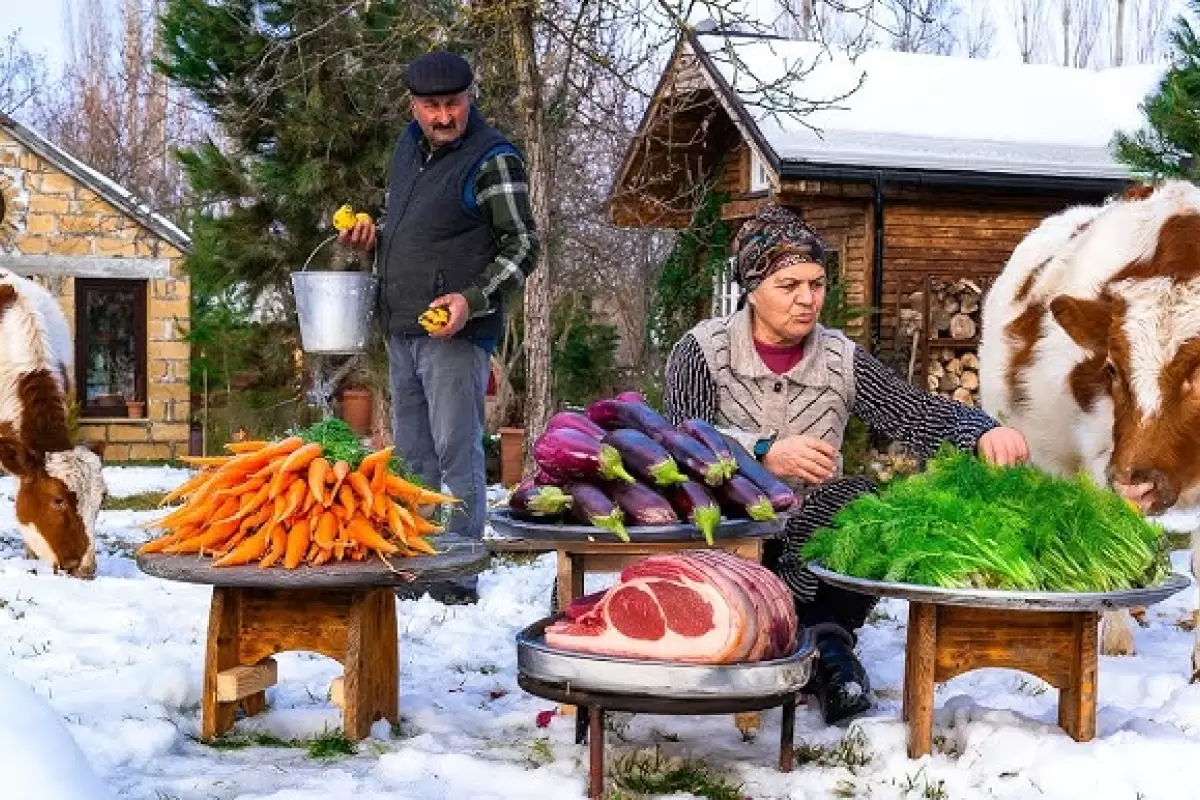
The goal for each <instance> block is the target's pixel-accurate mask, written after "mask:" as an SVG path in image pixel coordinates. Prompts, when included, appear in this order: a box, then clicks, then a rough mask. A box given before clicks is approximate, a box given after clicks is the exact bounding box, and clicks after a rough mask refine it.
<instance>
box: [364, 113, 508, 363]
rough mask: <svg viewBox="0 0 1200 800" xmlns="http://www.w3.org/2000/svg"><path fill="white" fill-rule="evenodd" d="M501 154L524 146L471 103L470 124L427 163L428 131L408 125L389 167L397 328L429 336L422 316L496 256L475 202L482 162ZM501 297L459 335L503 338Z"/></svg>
mask: <svg viewBox="0 0 1200 800" xmlns="http://www.w3.org/2000/svg"><path fill="white" fill-rule="evenodd" d="M498 152H513V153H515V152H517V150H516V148H515V147H513V145H512V144H511V143H510V142H509V141H508V139H506V138H505V137H504V134H502V133H500V132H499V131H497V130H496V129H495V128H493V127H491V126H490V125H488V124H487V121H486V120H484V118H483V115H482V114H480V113H479V111H478V110H476V108H475V107H474V106H472V107H471V112H470V116H469V118H468V121H467V130H466V133H465V134H463V136H462V138H460V139H459V140H458V141H457V142H455V143H454V144H452V145H447V146H445V147H439V148H438V149H436V150H434V151H433V154H432V155H431V156H430V157H429V159H428V161H426V158H425V154H424V153H423V152H422V150H421V130H420V128H419V127H418V126H417V124H416V123H413V124H412V125H410V126H409V127H408V130H406V131H405V132H404V133H403V134H402V135H401V137H400V141H399V142H398V143H397V145H396V152H395V154H394V155H393V156H392V165H391V168H390V169H389V170H388V182H387V199H386V204H387V205H386V207H385V208H386V212H385V219H384V224H383V227H382V229H381V231H380V238H379V245H378V246H379V248H380V251H379V256H380V258H379V263H380V264H381V268H380V276H379V277H380V298H379V300H380V305H381V309H380V310H381V315H380V318H381V320H382V321H383V322H384V324H385V325H387V329H388V332H389V333H406V334H416V335H421V336H423V335H425V330H424V329H423V328H422V327H421V326H420V325H418V324H417V317H419V316H420V315H421V312H422V311H424V310H425V309H426V308H428V307H429V303H430V302H431V301H432V300H433V299H434V298H436V297H440V296H442V295H444V294H452V293H455V292H461V291H463V290H464V289H466V288H468V287H469V286H470V285H471V284H472V283H473V282H474V281H475V279H476V278H478V277H479V274H480V273H481V272H483V270H484V269H485V268H487V266H488V265H489V264H491V263H492V260H493V259H494V258H495V257H496V241H495V237H494V236H493V235H492V231H491V229H490V228H489V227H488V224H487V222H486V221H485V220H484V218H483V216H482V214H481V213H480V211H479V209H478V208H477V207H476V206H475V201H474V182H475V176H476V174H477V173H478V170H479V165H480V163H481V162H483V161H484V159H485V158H488V157H490V156H492V155H495V154H496V153H498ZM503 330H504V321H503V308H502V301H501V298H497V299H496V303H495V310H494V311H492V312H491V313H489V314H486V315H485V316H482V317H479V318H477V319H473V320H471V321H470V322H468V323H467V325H466V327H465V328H463V329H462V331H461V332H460V333H459V334H458V336H461V337H463V338H466V339H492V340H499V338H500V336H501V334H502V333H503Z"/></svg>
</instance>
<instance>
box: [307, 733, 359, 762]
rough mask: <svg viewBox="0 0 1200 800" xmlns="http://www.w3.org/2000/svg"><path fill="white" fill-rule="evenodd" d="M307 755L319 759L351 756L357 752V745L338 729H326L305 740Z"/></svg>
mask: <svg viewBox="0 0 1200 800" xmlns="http://www.w3.org/2000/svg"><path fill="white" fill-rule="evenodd" d="M307 746H308V757H309V758H315V759H319V760H327V759H331V758H341V757H342V756H352V755H355V754H356V753H357V752H358V746H357V745H356V744H355V743H354V742H352V741H350V740H349V739H347V738H346V736H345V734H343V733H342V732H341V731H340V730H332V731H327V732H326V733H323V734H321V735H320V736H318V737H316V738H314V739H310V740H308V742H307Z"/></svg>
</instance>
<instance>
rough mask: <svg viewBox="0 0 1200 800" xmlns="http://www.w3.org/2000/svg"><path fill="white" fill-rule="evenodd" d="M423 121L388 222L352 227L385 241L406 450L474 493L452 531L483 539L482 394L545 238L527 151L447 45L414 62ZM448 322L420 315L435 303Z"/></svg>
mask: <svg viewBox="0 0 1200 800" xmlns="http://www.w3.org/2000/svg"><path fill="white" fill-rule="evenodd" d="M404 80H405V84H406V85H407V87H408V90H409V92H410V93H411V96H412V99H411V109H412V115H413V118H414V121H413V123H412V124H411V125H409V127H408V129H407V130H406V131H405V132H404V133H403V134H402V135H401V136H400V140H399V142H398V143H397V145H396V150H395V153H394V155H393V157H392V164H391V167H390V169H389V171H388V176H387V193H386V197H385V208H384V216H383V219H382V220H381V222H380V225H379V228H378V231H377V230H376V227H375V225H373V224H372V223H369V222H359V223H358V224H357V225H355V227H354V228H353V229H352V230H349V231H345V232H343V234H342V235H341V240H342V241H343V242H345V243H347V244H349V245H351V246H353V247H356V248H358V249H360V250H364V251H369V250H370V249H371V248H372V247H378V252H377V263H378V265H379V267H378V269H379V279H380V297H379V310H380V312H381V313H380V316H381V320H382V322H383V324H384V325H386V326H387V333H388V356H389V367H390V373H391V389H392V414H393V416H392V422H393V437H394V439H395V443H396V452H397V454H398V455H400V456H401V457H402V458H403V459H404V460H405V462H406V463H407V464H408V466H409V468H410V469H412V470H413V472H415V473H416V474H417V475H418V476H419V477H420V478H421V480H422V481H424V482H425V484H426V485H428V486H430V487H433V488H438V487H440V486H442V485H443V484H445V486H447V487H448V488H449V490H450V492H451V494H453V495H454V496H455V497H457V498H459V499H460V500H462V504H461V505H459V506H456V507H455V510H454V513H453V514H452V516H451V518H450V521H449V523H448V530H449V531H450V532H452V533H456V534H459V535H461V536H465V537H469V538H472V539H481V538H482V537H483V529H484V522H485V515H486V510H487V486H486V480H485V471H484V454H483V423H484V395H485V393H486V390H487V381H488V373H489V360H490V355H491V353H492V352H493V351H494V349H495V347H496V343H497V341H498V340H499V338H500V336H501V335H502V333H503V329H504V327H503V295H504V294H506V293H508V292H510V291H514V290H516V289H519V288H520V287H521V286H522V285H523V283H524V281H525V277H526V276H527V275H528V274H529V273H530V272H531V271H532V270H533V268H534V264H535V262H536V259H537V254H538V240H537V235H536V232H535V229H534V221H533V213H532V210H531V208H530V203H529V185H528V180H527V178H526V172H525V164H524V161H523V159H522V158H521V155H520V153H519V152H518V151H517V149H516V148H515V147H514V146H513V145H512V143H511V142H509V141H508V139H506V138H505V137H504V135H503V134H501V133H500V132H499V131H497V130H495V129H494V128H492V127H491V126H489V125H488V124H487V122H486V121H485V120H484V118H483V115H482V114H480V113H479V111H478V109H476V108H475V107H474V105H473V104H472V103H471V97H470V89H471V85H472V83H473V82H474V76H473V74H472V72H471V67H470V65H469V64H467V62H466V61H465V60H464V59H463V58H462V57H460V56H458V55H455V54H453V53H449V52H445V51H437V52H433V53H430V54H427V55H424V56H421V57H420V58H417V59H416V60H414V61H413V62H412V63H410V64H409V65H408V68H407V69H406V70H405V74H404ZM431 306H432V307H441V308H444V309H446V311H447V312H449V322H448V323H447V324H446V325H445V327H443V328H441V329H440V330H435V331H433V332H426V330H425V329H424V328H422V327H421V325H420V324H419V323H418V321H417V320H418V317H420V316H421V314H422V312H424V311H425V310H426V309H427V308H429V307H431Z"/></svg>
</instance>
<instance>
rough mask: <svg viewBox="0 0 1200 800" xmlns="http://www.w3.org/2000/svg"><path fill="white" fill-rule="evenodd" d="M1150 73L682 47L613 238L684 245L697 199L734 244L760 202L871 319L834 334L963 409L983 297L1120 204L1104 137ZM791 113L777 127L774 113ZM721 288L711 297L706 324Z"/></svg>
mask: <svg viewBox="0 0 1200 800" xmlns="http://www.w3.org/2000/svg"><path fill="white" fill-rule="evenodd" d="M1162 69H1163V68H1162V67H1160V66H1137V67H1125V68H1120V69H1110V70H1104V71H1098V72H1097V71H1089V70H1080V69H1069V68H1063V67H1056V66H1050V65H1025V64H1011V63H1005V62H998V61H988V60H972V59H965V58H954V57H948V56H933V55H919V54H909V53H896V52H891V51H870V52H867V53H865V54H863V55H861V56H860V57H858V58H857V59H855V60H853V61H852V60H850V59H848V58H846V57H844V56H839V55H831V54H829V53H827V52H824V51H823V50H822V49H821V48H820V47H819V46H818V45H817V44H815V43H813V42H801V41H793V40H784V39H771V38H764V37H749V36H743V37H734V38H731V37H727V36H718V35H713V34H709V35H703V34H698V35H693V36H690V37H689V38H686V39H684V40H681V41H680V43H679V44H678V46H677V48H676V50H675V53H674V55H673V57H672V58H671V60H670V62H669V64H668V66H667V68H666V70H665V71H664V73H663V75H662V78H661V80H660V82H659V84H658V86H657V88H656V90H655V93H654V96H653V98H652V100H651V102H650V104H649V107H648V110H647V112H646V114H645V116H644V118H643V120H642V123H641V126H640V128H639V130H638V133H637V135H636V137H635V138H634V140H633V142H632V144H631V145H630V147H629V150H628V152H627V153H626V156H625V159H624V162H623V164H622V166H621V170H620V173H619V174H618V177H617V180H616V182H615V186H614V191H613V195H612V198H611V206H610V215H611V218H612V220H613V221H614V222H615V223H616V224H617V225H620V226H629V227H654V228H677V229H679V228H685V227H687V226H688V225H689V224H690V222H691V221H692V217H693V212H694V210H695V209H696V207H697V204H698V202H699V201H700V198H702V197H703V196H704V194H705V192H706V191H707V190H711V189H715V190H717V191H719V192H721V193H723V194H724V195H725V198H724V203H723V205H722V213H721V216H722V218H723V219H724V220H725V221H726V222H727V223H728V224H729V225H730V227H731V232H732V231H735V230H736V227H737V226H738V225H739V224H740V223H741V222H742V221H743V220H745V219H746V218H748V217H750V216H752V215H753V214H754V212H755V211H756V210H757V209H758V208H759V207H761V206H762V205H763V204H767V203H781V204H785V205H787V206H790V207H792V208H794V209H795V210H797V211H798V212H799V213H800V214H801V216H803V217H804V218H805V219H806V220H807V221H808V222H809V223H810V224H812V225H813V227H814V228H816V229H817V231H818V232H819V233H820V234H821V235H822V236H823V237H824V239H825V241H826V245H827V247H828V248H829V251H830V260H831V262H833V263H831V264H830V268H831V269H830V272H831V279H832V280H835V281H842V282H844V284H845V286H844V289H845V291H846V294H847V295H848V297H849V299H850V300H851V302H852V303H854V304H856V305H866V306H870V307H871V308H872V309H874V311H875V313H874V314H873V315H872V316H871V317H870V322H869V323H868V324H865V325H862V326H860V327H858V328H857V329H854V328H852V329H851V331H850V332H851V333H852V334H854V335H856V336H858V337H859V338H860V340H861V341H863V342H864V343H865V344H868V345H869V346H870V347H871V348H872V350H873V351H874V352H876V353H877V354H878V355H880V356H881V357H883V358H884V359H885V360H886V361H888V362H889V363H891V364H892V366H893V367H894V368H896V369H897V370H898V371H899V372H901V373H902V374H904V375H906V377H908V378H909V380H913V381H918V382H922V383H926V384H928V386H929V387H930V388H931V389H933V390H935V391H937V392H939V393H942V394H946V395H949V396H956V397H957V398H958V399H960V400H963V401H965V402H969V403H974V402H975V400H976V397H977V394H976V388H977V386H978V380H977V377H976V376H975V374H974V370H973V369H972V367H973V366H974V364H977V361H975V360H974V359H975V355H974V350H975V347H976V344H977V341H978V335H979V330H980V306H981V300H982V295H983V294H984V293H985V292H986V290H987V287H988V284H989V281H990V280H992V279H993V278H994V277H995V276H996V275H997V274H998V273H999V271H1000V270H1001V268H1002V267H1003V266H1004V264H1005V262H1006V260H1007V259H1008V256H1009V254H1010V253H1011V252H1012V250H1013V248H1014V247H1015V246H1016V244H1017V243H1018V242H1020V241H1021V239H1022V238H1023V237H1024V236H1025V234H1026V233H1028V232H1029V231H1030V230H1031V229H1032V228H1034V227H1035V226H1036V225H1037V224H1038V223H1039V221H1041V220H1042V219H1043V218H1045V217H1046V216H1047V215H1049V214H1052V213H1055V212H1057V211H1060V210H1062V209H1063V208H1065V207H1067V206H1069V205H1072V204H1076V203H1097V202H1101V201H1103V200H1104V198H1105V197H1106V196H1109V195H1111V194H1112V193H1114V192H1119V191H1121V190H1122V189H1123V188H1124V187H1125V186H1126V185H1127V183H1128V181H1129V177H1130V176H1129V174H1128V173H1127V171H1126V168H1125V167H1124V166H1123V165H1121V164H1118V163H1117V162H1115V161H1114V160H1113V158H1112V155H1111V152H1110V147H1109V141H1110V140H1111V137H1112V136H1113V133H1114V132H1115V131H1116V130H1118V129H1123V130H1129V131H1132V130H1134V129H1136V128H1138V127H1140V126H1141V124H1142V120H1141V112H1140V109H1139V107H1138V104H1139V103H1140V102H1141V100H1142V99H1143V97H1144V95H1145V94H1146V93H1147V92H1150V91H1152V90H1153V89H1154V88H1155V86H1156V85H1157V82H1158V80H1159V78H1160V77H1161V74H1162ZM797 108H799V109H806V110H807V112H808V113H805V114H803V115H799V116H797V115H789V114H788V113H786V111H787V110H790V109H797ZM734 292H735V289H733V288H732V287H731V286H730V285H729V284H728V282H725V283H722V282H720V281H718V282H717V285H716V286H715V288H714V302H713V313H714V314H722V313H729V312H730V311H732V309H733V303H734V300H735V295H734Z"/></svg>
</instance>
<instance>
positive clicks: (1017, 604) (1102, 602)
mask: <svg viewBox="0 0 1200 800" xmlns="http://www.w3.org/2000/svg"><path fill="white" fill-rule="evenodd" d="M808 568H809V570H811V571H812V574H813V575H816V576H817V577H818V578H820V579H821V580H823V581H825V582H826V583H829V584H832V585H833V586H837V587H839V588H841V589H849V590H850V591H852V592H859V593H860V594H869V595H873V596H876V597H895V598H899V599H901V600H912V601H915V602H918V603H936V604H940V605H947V606H973V607H975V608H1008V609H1024V610H1027V611H1104V610H1112V609H1117V608H1129V607H1130V606H1149V605H1153V604H1155V603H1158V602H1161V601H1163V600H1166V599H1167V598H1168V597H1170V596H1171V595H1173V594H1175V593H1176V592H1180V591H1182V590H1184V589H1186V588H1187V587H1188V586H1189V585H1191V581H1189V580H1188V579H1187V578H1186V577H1184V576H1183V575H1180V574H1179V573H1177V572H1172V573H1171V574H1170V575H1168V576H1167V579H1166V580H1165V581H1163V582H1162V583H1160V584H1158V585H1157V586H1149V587H1146V588H1144V589H1123V590H1120V591H1115V592H1013V591H1007V590H1005V589H945V588H942V587H940V586H919V585H917V584H912V583H892V582H888V581H872V580H867V579H866V578H854V577H851V576H849V575H843V574H842V573H840V572H832V571H830V570H828V569H825V568H824V567H822V566H821V565H820V564H816V563H811V564H809V565H808Z"/></svg>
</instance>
